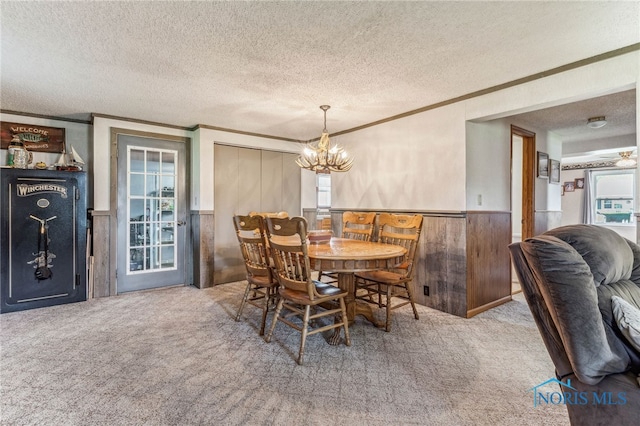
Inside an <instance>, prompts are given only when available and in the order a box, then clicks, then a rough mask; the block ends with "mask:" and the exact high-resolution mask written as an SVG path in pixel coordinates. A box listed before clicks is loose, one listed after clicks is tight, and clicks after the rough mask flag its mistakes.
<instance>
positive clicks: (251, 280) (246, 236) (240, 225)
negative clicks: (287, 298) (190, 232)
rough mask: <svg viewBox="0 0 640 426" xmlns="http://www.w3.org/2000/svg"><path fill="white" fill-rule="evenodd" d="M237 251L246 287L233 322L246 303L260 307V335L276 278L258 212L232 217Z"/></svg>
mask: <svg viewBox="0 0 640 426" xmlns="http://www.w3.org/2000/svg"><path fill="white" fill-rule="evenodd" d="M233 225H234V227H235V229H236V235H237V237H238V243H239V244H240V251H242V258H243V259H244V265H245V267H246V269H247V287H246V288H245V290H244V296H243V297H242V302H240V308H239V309H238V313H237V314H236V321H239V320H240V316H241V315H242V311H243V309H244V307H245V305H246V304H247V303H249V304H250V305H253V306H256V307H258V308H260V309H262V321H261V322H260V332H259V334H260V336H262V335H264V329H265V323H266V321H267V313H268V311H269V306H270V305H273V304H274V303H275V299H276V289H277V287H278V280H277V279H276V278H275V276H274V274H273V268H272V265H271V263H272V262H271V257H270V256H269V248H268V246H267V239H266V233H265V223H264V219H263V218H262V216H260V215H256V216H242V215H236V216H234V217H233Z"/></svg>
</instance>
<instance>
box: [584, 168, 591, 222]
mask: <svg viewBox="0 0 640 426" xmlns="http://www.w3.org/2000/svg"><path fill="white" fill-rule="evenodd" d="M592 172H593V170H585V171H584V200H583V206H582V223H587V224H589V223H593V222H594V217H593V209H592V208H591V205H592V203H593V198H594V183H593V182H592V179H593V173H592Z"/></svg>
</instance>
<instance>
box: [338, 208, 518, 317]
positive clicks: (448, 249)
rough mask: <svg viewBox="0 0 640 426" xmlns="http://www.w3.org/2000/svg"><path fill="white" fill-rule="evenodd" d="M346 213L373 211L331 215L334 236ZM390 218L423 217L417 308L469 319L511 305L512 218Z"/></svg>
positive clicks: (430, 214)
mask: <svg viewBox="0 0 640 426" xmlns="http://www.w3.org/2000/svg"><path fill="white" fill-rule="evenodd" d="M347 210H353V211H372V210H366V209H344V210H343V209H340V210H337V209H336V210H334V209H332V210H331V218H332V223H333V231H334V234H335V235H340V234H341V233H342V229H341V227H342V213H343V212H344V211H347ZM378 212H380V211H378ZM387 212H389V213H399V214H422V215H423V217H424V220H423V224H422V236H421V237H420V244H419V247H418V254H417V260H416V262H417V265H416V270H415V277H414V279H413V281H412V283H411V287H412V290H413V294H414V296H415V300H416V303H419V304H421V305H424V306H428V307H431V308H434V309H437V310H439V311H442V312H447V313H450V314H453V315H457V316H460V317H464V318H470V317H472V316H474V315H477V314H479V313H480V312H483V311H485V310H488V309H491V308H493V307H495V306H498V305H500V304H502V303H505V302H508V301H510V300H511V261H510V257H509V249H508V246H509V244H510V243H511V213H510V212H505V211H497V212H496V211H467V212H438V211H417V212H416V211H387ZM427 293H428V294H427Z"/></svg>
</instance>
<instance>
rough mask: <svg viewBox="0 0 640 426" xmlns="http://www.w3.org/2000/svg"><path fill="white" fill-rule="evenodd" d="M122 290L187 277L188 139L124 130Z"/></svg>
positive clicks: (170, 283)
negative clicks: (156, 136) (186, 169)
mask: <svg viewBox="0 0 640 426" xmlns="http://www.w3.org/2000/svg"><path fill="white" fill-rule="evenodd" d="M117 152H118V161H117V162H118V189H117V193H118V212H117V219H118V260H117V276H116V281H117V292H118V293H122V292H127V291H133V290H143V289H150V288H156V287H165V286H173V285H183V284H185V282H186V262H185V247H186V244H185V239H186V228H187V227H186V226H185V225H186V221H187V211H186V184H185V182H186V176H185V161H186V144H185V143H184V142H175V141H171V140H164V139H155V138H147V137H140V136H132V135H123V134H119V135H118V139H117Z"/></svg>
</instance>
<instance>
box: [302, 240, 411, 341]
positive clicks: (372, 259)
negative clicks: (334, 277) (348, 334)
mask: <svg viewBox="0 0 640 426" xmlns="http://www.w3.org/2000/svg"><path fill="white" fill-rule="evenodd" d="M307 251H308V254H309V262H310V265H311V268H312V269H314V270H317V271H331V272H336V273H337V274H338V287H340V288H341V289H342V290H344V291H345V292H347V296H346V297H345V304H346V308H347V318H348V320H349V323H350V324H351V323H353V321H354V320H355V317H356V315H362V316H364V317H365V318H366V319H367V320H368V321H369V322H371V323H372V324H373V325H375V326H376V327H380V326H382V324H379V323H378V322H377V321H376V318H375V316H374V315H373V311H372V309H371V305H370V304H368V303H365V302H358V301H357V300H356V283H355V273H356V272H361V271H372V270H376V269H385V268H391V267H393V266H394V265H397V264H398V263H400V262H402V260H403V257H404V255H405V254H406V252H407V250H406V249H405V248H404V247H402V246H397V245H393V244H383V243H378V242H371V241H360V240H352V239H348V238H331V239H330V240H329V241H323V242H319V243H313V242H312V243H310V244H309V245H308V246H307ZM328 341H329V344H332V345H337V344H339V343H340V329H336V333H334V334H333V335H332V336H331V337H330V338H329V339H328Z"/></svg>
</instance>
